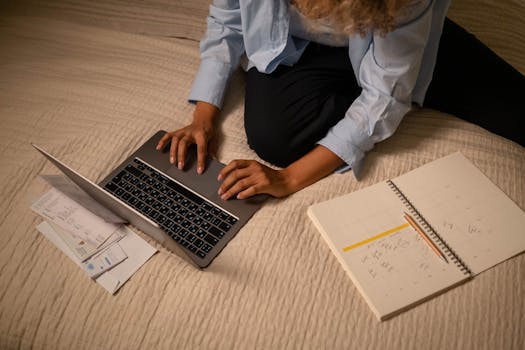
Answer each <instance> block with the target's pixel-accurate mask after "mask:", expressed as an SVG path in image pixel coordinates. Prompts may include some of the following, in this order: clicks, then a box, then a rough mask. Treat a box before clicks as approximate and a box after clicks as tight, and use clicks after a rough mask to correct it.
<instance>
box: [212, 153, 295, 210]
mask: <svg viewBox="0 0 525 350" xmlns="http://www.w3.org/2000/svg"><path fill="white" fill-rule="evenodd" d="M218 180H219V181H223V182H222V184H221V186H220V187H219V192H218V193H219V195H220V196H221V198H222V199H224V200H227V199H229V198H232V197H236V198H238V199H245V198H248V197H251V196H254V195H256V194H260V193H267V194H270V195H272V196H274V197H285V196H287V195H289V194H291V193H293V192H295V191H294V190H293V187H292V181H291V178H290V176H289V175H288V173H287V171H286V169H282V170H277V169H272V168H270V167H268V166H266V165H263V164H261V163H259V162H257V161H255V160H234V161H231V162H230V163H229V164H228V165H227V166H225V167H224V168H223V169H222V170H221V172H220V173H219V178H218Z"/></svg>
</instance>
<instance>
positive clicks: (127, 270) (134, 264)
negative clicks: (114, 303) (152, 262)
mask: <svg viewBox="0 0 525 350" xmlns="http://www.w3.org/2000/svg"><path fill="white" fill-rule="evenodd" d="M37 229H38V231H40V233H42V235H44V236H45V237H46V238H47V239H48V240H50V241H51V242H52V243H53V244H54V245H55V246H56V247H57V248H58V249H60V250H61V251H62V252H63V253H64V254H66V255H67V256H68V257H69V258H70V259H71V260H73V261H74V262H75V263H76V264H77V265H78V266H80V267H82V268H83V264H82V262H81V261H80V260H79V259H78V258H77V257H76V256H75V255H74V254H73V253H72V252H71V250H70V249H69V248H68V246H67V245H66V244H65V243H64V241H62V240H61V239H60V236H59V235H58V234H57V233H56V232H55V231H54V230H53V228H52V227H51V225H49V223H48V222H46V221H43V222H41V223H40V224H39V225H38V226H37ZM123 229H124V230H125V231H126V234H125V236H124V237H123V238H122V239H121V240H120V241H119V242H118V244H119V246H120V247H121V248H122V250H123V251H124V252H125V253H126V255H127V256H128V257H127V259H125V260H124V261H122V262H121V263H120V264H118V265H117V266H115V267H113V268H112V269H110V270H108V271H106V272H104V273H102V274H101V275H100V276H99V277H97V278H96V279H95V281H96V282H97V283H98V284H100V285H101V286H102V287H104V289H106V290H107V291H108V292H110V293H111V294H115V293H116V292H117V291H118V290H119V289H120V287H122V286H123V285H124V283H126V281H127V280H128V279H129V278H130V277H131V276H133V274H134V273H135V272H137V270H138V269H139V268H140V267H141V266H142V265H144V264H145V263H146V261H148V260H149V258H151V257H152V256H153V254H155V253H156V252H157V249H155V248H153V247H152V246H151V245H150V244H149V243H148V242H146V241H145V240H144V239H142V238H141V237H140V236H139V235H137V234H136V233H135V232H133V231H132V230H131V229H129V228H128V227H127V226H123Z"/></svg>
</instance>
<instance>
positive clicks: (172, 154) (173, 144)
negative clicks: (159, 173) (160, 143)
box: [170, 136, 179, 164]
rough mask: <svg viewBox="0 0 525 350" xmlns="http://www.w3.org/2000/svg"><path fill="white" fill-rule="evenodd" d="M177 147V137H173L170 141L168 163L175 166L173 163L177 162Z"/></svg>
mask: <svg viewBox="0 0 525 350" xmlns="http://www.w3.org/2000/svg"><path fill="white" fill-rule="evenodd" d="M178 147H179V139H178V138H177V136H173V137H172V139H171V147H170V163H171V164H175V161H176V160H177V149H178Z"/></svg>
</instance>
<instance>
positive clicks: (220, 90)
mask: <svg viewBox="0 0 525 350" xmlns="http://www.w3.org/2000/svg"><path fill="white" fill-rule="evenodd" d="M231 73H232V67H231V65H230V64H228V63H225V62H221V61H217V60H213V59H205V60H202V61H201V64H200V66H199V70H198V71H197V74H196V76H195V80H194V81H193V85H192V88H191V91H190V95H189V97H188V101H189V102H191V103H195V102H197V101H203V102H208V103H211V104H212V105H214V106H217V107H218V108H221V107H222V103H223V100H224V94H225V91H226V85H227V84H228V79H229V78H230V76H231Z"/></svg>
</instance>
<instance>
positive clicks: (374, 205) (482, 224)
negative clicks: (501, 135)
mask: <svg viewBox="0 0 525 350" xmlns="http://www.w3.org/2000/svg"><path fill="white" fill-rule="evenodd" d="M404 213H408V214H410V216H411V217H412V218H413V219H414V220H415V221H416V222H417V223H418V224H419V226H420V227H421V228H422V230H423V231H424V232H425V233H426V235H427V237H428V238H430V239H431V241H432V242H434V243H435V246H437V248H438V249H439V250H440V251H441V252H442V254H443V255H444V256H445V257H446V261H445V260H444V259H441V258H439V257H438V256H437V254H436V253H435V251H433V250H432V249H430V247H429V244H428V243H427V242H426V241H425V240H424V239H422V236H421V234H418V233H417V232H416V231H415V230H414V228H413V227H412V226H411V225H410V224H409V223H408V222H407V221H406V220H405V218H404ZM308 216H309V217H310V218H311V220H312V221H313V223H314V225H315V226H316V227H317V228H318V230H319V231H320V233H321V235H322V236H323V237H324V239H325V240H326V242H327V243H328V245H329V246H330V248H331V249H332V251H333V252H334V254H335V255H336V256H337V258H338V260H339V262H340V263H341V264H342V266H343V267H344V269H345V270H346V272H347V273H348V275H349V276H350V278H351V279H352V281H353V283H354V285H355V286H356V287H357V289H358V290H359V291H360V293H361V295H362V296H363V297H364V299H365V300H366V302H367V303H368V305H369V306H370V308H371V309H372V311H373V312H374V314H375V315H376V317H377V318H378V319H380V320H384V319H387V318H389V317H391V316H394V315H396V314H397V313H399V312H401V311H403V310H406V309H407V308H409V307H411V306H414V305H416V304H418V303H420V302H422V301H424V300H426V299H429V298H431V297H433V296H434V295H436V294H438V293H442V292H443V291H445V290H447V289H449V288H452V287H454V286H456V285H457V284H460V283H462V282H464V281H466V280H468V279H469V278H472V277H473V276H475V275H476V274H478V273H480V272H482V271H484V270H486V269H488V268H490V267H492V266H494V265H496V264H498V263H500V262H502V261H504V260H506V259H509V258H511V257H513V256H515V255H517V254H519V253H521V252H523V251H525V229H524V228H525V213H524V212H523V210H522V209H520V207H518V206H517V205H516V204H515V203H514V202H513V201H512V200H511V199H510V198H509V197H507V196H506V195H505V194H504V193H503V192H502V191H501V190H500V189H499V188H498V187H496V186H495V185H494V184H493V183H492V182H491V181H490V180H489V179H488V178H487V177H485V175H484V174H483V173H482V172H481V171H480V170H479V169H477V168H476V167H475V166H474V165H473V164H472V163H471V162H470V161H469V160H468V159H467V158H465V157H464V156H463V155H462V154H461V153H454V154H452V155H450V156H447V157H444V158H441V159H438V160H436V161H433V162H430V163H428V164H426V165H424V166H422V167H420V168H417V169H415V170H412V171H410V172H408V173H406V174H404V175H402V176H399V177H397V178H394V179H391V180H387V181H384V182H381V183H378V184H375V185H372V186H370V187H367V188H365V189H363V190H359V191H356V192H353V193H350V194H347V195H343V196H341V197H337V198H334V199H331V200H328V201H325V202H321V203H318V204H314V205H312V206H310V207H309V208H308Z"/></svg>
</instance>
